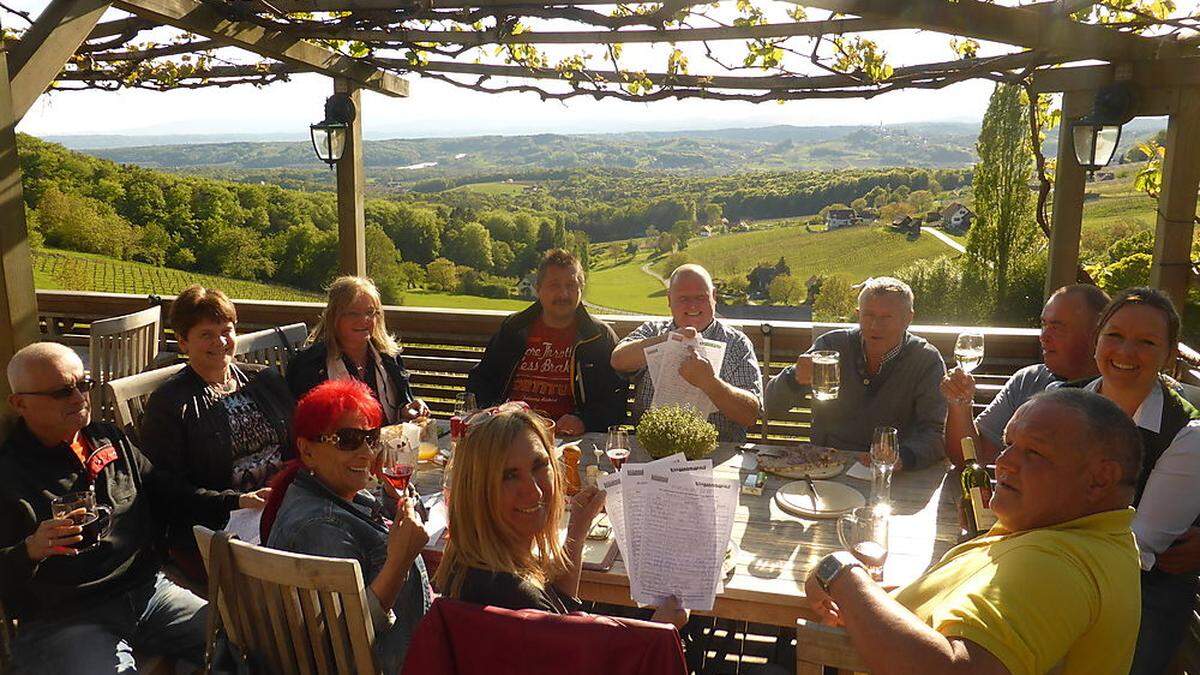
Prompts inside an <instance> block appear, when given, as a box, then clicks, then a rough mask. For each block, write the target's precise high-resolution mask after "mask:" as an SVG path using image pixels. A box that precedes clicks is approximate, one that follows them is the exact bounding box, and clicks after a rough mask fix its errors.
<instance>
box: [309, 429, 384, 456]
mask: <svg viewBox="0 0 1200 675" xmlns="http://www.w3.org/2000/svg"><path fill="white" fill-rule="evenodd" d="M313 440H316V441H319V442H321V443H328V444H330V445H335V446H337V449H338V450H341V451H342V452H354V451H355V450H358V449H359V448H361V447H362V446H364V445H366V446H367V447H369V448H372V449H374V448H375V447H377V446H378V445H379V427H376V428H374V429H351V428H345V429H338V430H337V431H335V432H333V433H329V434H324V435H322V436H318V437H317V438H315V439H313Z"/></svg>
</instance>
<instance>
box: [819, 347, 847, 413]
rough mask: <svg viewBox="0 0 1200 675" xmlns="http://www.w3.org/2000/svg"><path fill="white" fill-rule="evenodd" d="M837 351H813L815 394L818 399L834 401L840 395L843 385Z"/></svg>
mask: <svg viewBox="0 0 1200 675" xmlns="http://www.w3.org/2000/svg"><path fill="white" fill-rule="evenodd" d="M838 356H839V355H838V353H837V352H835V351H815V352H812V367H813V380H812V388H813V396H814V397H815V398H816V399H817V400H818V401H832V400H833V399H835V398H837V397H838V389H839V388H840V386H841V372H840V371H841V369H840V368H839V366H838Z"/></svg>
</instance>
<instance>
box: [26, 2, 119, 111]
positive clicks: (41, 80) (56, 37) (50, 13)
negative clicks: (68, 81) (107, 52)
mask: <svg viewBox="0 0 1200 675" xmlns="http://www.w3.org/2000/svg"><path fill="white" fill-rule="evenodd" d="M108 7H109V3H108V2H107V0H51V2H50V4H48V5H46V8H45V9H43V10H42V13H41V14H39V15H38V18H37V20H36V21H34V22H33V25H32V26H30V27H29V30H27V31H25V34H24V35H23V36H22V37H21V41H20V42H19V43H17V44H16V45H15V46H14V47H13V48H12V50H11V51H10V53H9V56H8V70H7V71H6V72H7V73H8V78H9V80H10V81H11V85H10V88H9V91H10V94H9V100H10V101H11V103H10V105H11V106H12V113H13V117H14V118H15V119H18V120H19V119H21V118H22V117H24V116H25V112H26V111H27V110H29V108H30V106H32V105H33V102H34V101H36V100H37V98H38V97H39V96H41V95H42V92H44V91H46V87H49V86H50V83H51V82H53V81H54V78H55V77H56V76H57V75H58V73H59V72H60V71H62V69H63V65H65V64H66V62H67V59H69V58H71V55H72V54H74V53H75V50H77V49H79V45H81V44H83V41H84V40H86V39H87V36H88V34H89V33H91V32H92V29H93V28H95V27H96V22H97V21H99V20H100V17H101V16H102V15H103V14H104V12H105V11H106V10H107V9H108Z"/></svg>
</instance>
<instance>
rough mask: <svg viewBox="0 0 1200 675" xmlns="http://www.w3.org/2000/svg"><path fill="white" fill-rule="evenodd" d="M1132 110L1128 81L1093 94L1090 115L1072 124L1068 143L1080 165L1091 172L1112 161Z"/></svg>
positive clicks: (1131, 94)
mask: <svg viewBox="0 0 1200 675" xmlns="http://www.w3.org/2000/svg"><path fill="white" fill-rule="evenodd" d="M1133 110H1134V90H1133V87H1132V86H1131V85H1130V84H1129V83H1127V82H1117V83H1114V84H1111V85H1109V86H1107V87H1105V88H1103V89H1101V90H1099V91H1098V92H1096V101H1095V102H1094V103H1093V104H1092V112H1091V113H1089V114H1087V115H1085V116H1083V117H1081V118H1079V119H1077V120H1075V122H1073V123H1072V124H1071V141H1072V143H1074V147H1075V159H1077V160H1078V161H1079V165H1080V166H1082V167H1083V168H1085V169H1087V170H1088V171H1089V172H1093V171H1095V170H1096V169H1099V168H1100V167H1102V166H1106V165H1107V164H1108V163H1109V162H1111V161H1112V158H1113V155H1114V154H1115V153H1116V151H1117V144H1118V143H1119V142H1120V141H1121V125H1122V124H1125V123H1126V122H1128V121H1129V120H1131V119H1133ZM1059 142H1060V143H1061V142H1063V140H1062V139H1059Z"/></svg>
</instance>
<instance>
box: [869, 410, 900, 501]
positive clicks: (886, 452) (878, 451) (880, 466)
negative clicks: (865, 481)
mask: <svg viewBox="0 0 1200 675" xmlns="http://www.w3.org/2000/svg"><path fill="white" fill-rule="evenodd" d="M899 460H900V443H899V440H898V438H897V432H896V428H895V427H875V432H874V434H873V435H872V438H871V502H872V503H874V504H885V503H888V502H889V501H890V500H891V496H892V473H893V472H894V471H895V470H896V462H898V461H899Z"/></svg>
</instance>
